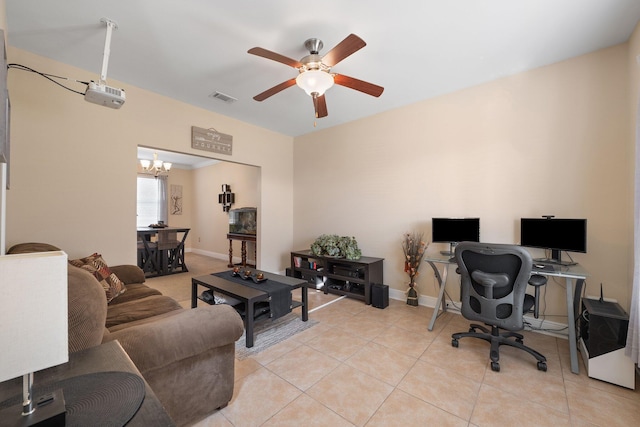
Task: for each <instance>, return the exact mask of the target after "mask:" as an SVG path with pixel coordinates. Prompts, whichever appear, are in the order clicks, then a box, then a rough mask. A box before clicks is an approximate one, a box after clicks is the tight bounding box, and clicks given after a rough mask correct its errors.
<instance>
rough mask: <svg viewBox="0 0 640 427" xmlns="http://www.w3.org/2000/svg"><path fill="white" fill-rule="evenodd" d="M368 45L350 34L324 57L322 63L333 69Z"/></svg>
mask: <svg viewBox="0 0 640 427" xmlns="http://www.w3.org/2000/svg"><path fill="white" fill-rule="evenodd" d="M366 45H367V44H366V43H365V42H364V40H362V39H361V38H360V37H358V36H356V35H355V34H349V35H348V36H347V37H346V38H345V39H344V40H342V41H341V42H340V43H338V44H337V45H336V46H335V47H334V48H333V49H331V50H330V51H329V52H327V54H326V55H325V56H323V57H322V63H323V64H324V65H326V66H327V67H329V68H331V67H333V66H334V65H336V64H337V63H338V62H340V61H342V60H343V59H345V58H346V57H347V56H349V55H351V54H353V53H355V52H357V51H359V50H360V49H362V48H363V47H365V46H366Z"/></svg>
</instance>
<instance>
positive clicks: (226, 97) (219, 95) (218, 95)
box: [209, 91, 238, 104]
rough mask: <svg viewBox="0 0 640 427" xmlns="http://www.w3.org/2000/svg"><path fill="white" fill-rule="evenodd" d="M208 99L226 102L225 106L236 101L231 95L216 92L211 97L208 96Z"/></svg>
mask: <svg viewBox="0 0 640 427" xmlns="http://www.w3.org/2000/svg"><path fill="white" fill-rule="evenodd" d="M209 98H216V99H219V100H220V101H224V102H226V103H227V104H232V103H234V102H236V101H237V100H238V98H234V97H233V96H231V95H227V94H226V93H222V92H218V91H215V92H213V93H212V94H211V95H209Z"/></svg>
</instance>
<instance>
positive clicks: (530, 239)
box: [520, 217, 587, 265]
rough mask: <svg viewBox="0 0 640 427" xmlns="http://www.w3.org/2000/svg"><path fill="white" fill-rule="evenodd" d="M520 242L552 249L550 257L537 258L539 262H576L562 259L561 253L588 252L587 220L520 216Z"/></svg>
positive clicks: (568, 263) (525, 244)
mask: <svg viewBox="0 0 640 427" xmlns="http://www.w3.org/2000/svg"><path fill="white" fill-rule="evenodd" d="M520 244H521V245H522V246H528V247H531V248H542V249H547V250H550V251H551V257H550V258H541V259H536V260H535V261H537V262H548V263H553V264H561V265H572V264H575V262H564V261H562V259H561V253H562V251H566V252H582V253H586V252H587V220H586V219H569V218H552V217H546V218H520Z"/></svg>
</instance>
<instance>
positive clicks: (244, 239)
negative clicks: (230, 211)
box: [227, 233, 258, 268]
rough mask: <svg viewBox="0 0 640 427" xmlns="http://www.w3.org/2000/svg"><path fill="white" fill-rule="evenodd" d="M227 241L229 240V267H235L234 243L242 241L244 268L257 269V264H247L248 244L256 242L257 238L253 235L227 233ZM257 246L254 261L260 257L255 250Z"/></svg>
mask: <svg viewBox="0 0 640 427" xmlns="http://www.w3.org/2000/svg"><path fill="white" fill-rule="evenodd" d="M227 239H229V264H228V265H227V267H233V266H234V264H233V241H234V240H240V241H241V242H242V243H241V255H242V264H241V265H242V266H243V267H247V266H249V267H254V268H255V264H247V242H253V243H255V242H256V236H255V235H253V234H236V233H227ZM255 248H256V246H255V245H254V251H253V259H254V260H256V261H257V260H258V256H257V250H256V249H255Z"/></svg>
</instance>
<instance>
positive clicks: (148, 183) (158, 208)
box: [136, 176, 167, 227]
mask: <svg viewBox="0 0 640 427" xmlns="http://www.w3.org/2000/svg"><path fill="white" fill-rule="evenodd" d="M166 182H167V180H166V177H158V178H154V177H152V176H138V191H137V219H136V226H138V227H148V226H149V224H157V223H158V222H159V221H164V222H165V223H166V222H167V203H166V200H167V196H166V188H167V185H166Z"/></svg>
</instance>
